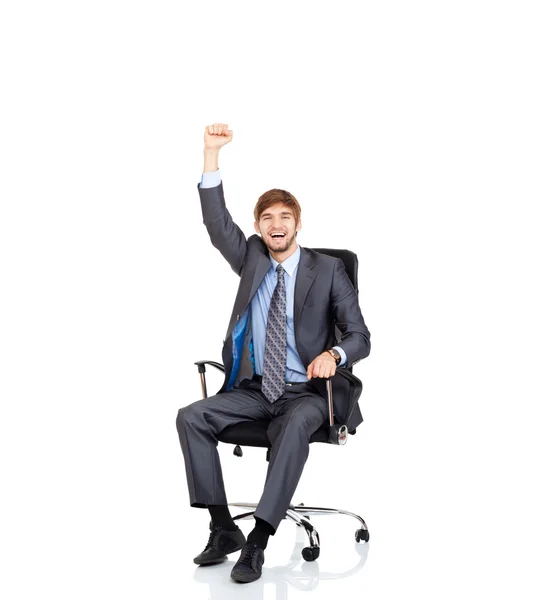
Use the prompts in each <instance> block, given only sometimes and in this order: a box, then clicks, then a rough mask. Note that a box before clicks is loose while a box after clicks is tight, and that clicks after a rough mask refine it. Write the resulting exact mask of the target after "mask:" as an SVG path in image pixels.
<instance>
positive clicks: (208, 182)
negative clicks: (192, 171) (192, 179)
mask: <svg viewBox="0 0 540 600" xmlns="http://www.w3.org/2000/svg"><path fill="white" fill-rule="evenodd" d="M220 183H221V175H220V173H219V169H218V170H217V171H208V172H207V173H203V174H202V177H201V187H202V188H211V187H217V186H218V185H219V184H220Z"/></svg>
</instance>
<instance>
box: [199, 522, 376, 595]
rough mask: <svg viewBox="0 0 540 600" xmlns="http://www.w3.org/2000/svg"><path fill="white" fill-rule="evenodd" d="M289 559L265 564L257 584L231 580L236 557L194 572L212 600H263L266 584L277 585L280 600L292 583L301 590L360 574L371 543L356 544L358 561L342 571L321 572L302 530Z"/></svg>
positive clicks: (276, 593) (286, 593)
mask: <svg viewBox="0 0 540 600" xmlns="http://www.w3.org/2000/svg"><path fill="white" fill-rule="evenodd" d="M300 533H301V536H298V537H301V539H297V541H296V544H295V545H294V549H293V551H292V553H291V556H290V558H289V561H288V563H287V564H285V565H280V566H276V567H266V565H264V566H263V574H262V577H261V578H260V579H258V580H257V581H254V582H253V583H247V584H238V583H235V582H234V581H232V580H231V578H230V572H231V569H232V568H233V566H234V565H235V562H236V560H228V561H227V562H225V563H222V564H220V565H214V566H211V567H196V568H195V572H194V574H193V578H194V579H195V581H197V582H199V583H205V584H208V586H209V588H210V595H209V598H210V599H211V600H236V599H238V598H241V597H246V598H247V597H249V598H250V600H251V599H253V600H263V598H264V591H265V586H272V587H275V589H276V592H275V598H276V600H286V599H287V597H288V590H289V586H292V587H294V588H296V589H298V590H305V591H307V590H313V589H315V588H316V587H317V585H318V584H319V581H322V580H327V579H342V578H344V577H350V576H351V575H354V574H355V573H358V571H360V569H361V568H362V567H363V566H364V564H365V562H366V560H367V556H368V552H369V543H368V544H356V545H355V548H356V557H357V559H358V560H357V562H356V564H355V565H354V566H353V567H352V568H349V569H347V570H344V571H341V572H337V571H336V572H330V571H321V570H320V569H319V565H318V562H317V561H315V562H306V561H304V559H303V558H302V548H304V546H305V545H306V543H305V535H304V533H303V532H300Z"/></svg>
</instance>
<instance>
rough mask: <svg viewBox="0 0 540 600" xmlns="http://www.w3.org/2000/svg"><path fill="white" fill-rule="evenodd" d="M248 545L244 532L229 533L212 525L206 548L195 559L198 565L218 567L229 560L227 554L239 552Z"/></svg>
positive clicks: (238, 529) (239, 530)
mask: <svg viewBox="0 0 540 600" xmlns="http://www.w3.org/2000/svg"><path fill="white" fill-rule="evenodd" d="M245 543H246V538H245V536H244V534H243V533H242V530H241V529H240V528H239V527H237V528H236V530H235V531H228V530H226V529H223V527H221V526H218V527H214V525H213V524H212V523H210V537H209V538H208V544H206V548H205V549H204V550H203V551H202V552H201V553H200V554H199V556H196V557H195V558H194V559H193V562H194V563H195V564H196V565H216V564H218V563H221V562H224V561H226V560H227V554H232V553H233V552H238V550H240V549H241V548H242V546H243V545H244V544H245Z"/></svg>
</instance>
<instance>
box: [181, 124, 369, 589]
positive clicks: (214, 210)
mask: <svg viewBox="0 0 540 600" xmlns="http://www.w3.org/2000/svg"><path fill="white" fill-rule="evenodd" d="M232 136H233V133H232V131H230V130H229V128H228V126H227V125H226V124H221V123H217V124H214V125H210V126H208V127H206V130H205V134H204V172H203V176H202V181H201V183H200V185H199V195H200V199H201V206H202V213H203V221H204V224H205V225H206V227H207V229H208V233H209V234H210V240H211V242H212V244H213V245H214V246H216V248H218V250H219V251H220V252H221V254H222V255H223V256H224V257H225V259H226V260H227V261H228V262H229V264H230V266H231V267H232V269H233V271H234V272H235V273H236V274H238V275H239V276H240V285H239V288H238V294H237V297H236V301H235V305H234V308H233V312H232V316H231V320H230V323H229V327H228V329H227V335H226V339H225V342H224V347H223V362H224V366H225V382H224V384H223V387H222V388H221V389H220V390H219V392H218V393H217V394H216V395H215V396H212V397H210V398H207V399H204V400H199V401H197V402H194V403H192V404H190V405H189V406H186V407H184V408H182V409H180V411H179V413H178V419H177V429H178V434H179V436H180V445H181V447H182V451H183V454H184V460H185V466H186V474H187V481H188V488H189V496H190V503H191V506H195V507H199V508H208V509H209V511H210V516H211V532H210V539H209V541H208V544H207V546H206V548H205V549H204V550H203V552H201V554H199V555H198V556H197V557H195V559H194V562H195V563H196V564H198V565H208V564H216V563H218V562H222V561H224V560H226V559H227V554H230V553H232V552H236V551H238V550H242V552H241V554H240V558H239V559H238V562H237V563H236V564H235V566H234V567H233V569H232V571H231V578H232V579H233V580H234V581H237V582H249V581H255V580H256V579H258V578H259V577H260V576H261V572H262V565H263V562H264V550H265V548H266V545H267V543H268V538H269V536H270V535H274V534H275V532H276V529H277V527H278V525H279V523H280V521H281V520H282V519H283V518H284V516H285V513H286V511H287V509H288V507H289V505H290V502H291V499H292V496H293V494H294V491H295V489H296V487H297V485H298V481H299V480H300V476H301V474H302V470H303V468H304V464H305V462H306V460H307V457H308V453H309V440H310V437H311V435H312V434H313V433H314V432H315V431H316V430H317V429H319V427H320V426H321V425H323V424H324V423H326V422H328V417H329V415H328V404H327V399H326V395H325V379H326V378H328V377H333V376H334V375H336V368H337V366H349V365H352V364H354V363H356V362H358V361H359V360H360V359H362V358H365V357H366V356H368V354H369V351H370V333H369V331H368V329H367V327H366V325H365V323H364V319H363V317H362V313H361V311H360V307H359V305H358V298H357V294H356V293H355V291H354V288H353V285H352V283H351V281H350V280H349V278H348V276H347V274H346V272H345V268H344V265H343V262H342V261H341V260H339V259H336V258H332V257H329V256H326V255H323V254H319V253H316V252H314V251H312V250H309V249H307V248H301V247H300V246H299V245H298V244H297V241H296V236H297V233H298V232H299V231H300V229H301V227H302V222H301V218H300V216H301V215H300V206H299V204H298V202H297V200H296V198H295V197H294V196H293V195H292V194H290V193H289V192H286V191H284V190H278V189H274V190H270V191H268V192H266V193H265V194H263V195H262V196H261V197H260V198H259V200H258V202H257V204H256V206H255V211H254V214H255V231H256V232H257V234H258V235H252V236H251V237H250V238H249V239H247V240H246V238H245V236H244V234H243V233H242V231H241V230H240V228H239V227H238V226H237V225H236V224H235V223H234V221H233V220H232V218H231V215H230V214H229V211H228V210H227V208H226V206H225V198H224V195H223V185H222V183H221V178H220V174H219V170H218V156H219V151H220V149H221V147H222V146H224V145H225V144H227V143H229V142H230V141H231V140H232ZM336 325H337V326H338V328H339V329H340V331H341V333H342V335H341V340H340V342H339V345H337V346H336V345H335V341H336V338H335V334H336V330H335V326H336ZM339 379H344V378H343V377H340V376H339V374H338V375H336V377H335V379H334V380H333V381H334V382H335V383H334V390H335V398H334V401H335V411H334V412H335V415H334V416H335V420H336V422H344V420H345V419H346V415H345V414H344V413H346V412H347V411H346V409H345V408H344V407H345V406H346V405H347V401H346V398H345V394H344V393H342V397H341V402H340V393H339ZM342 384H343V382H342ZM278 417H279V419H278ZM255 420H266V421H268V422H269V428H268V436H269V439H270V440H271V441H272V448H271V453H270V462H269V465H268V472H267V477H266V483H265V487H264V491H263V494H262V497H261V499H260V501H259V503H258V505H257V510H256V511H255V514H254V517H255V523H256V524H255V528H254V529H253V531H251V533H250V534H249V535H248V538H247V541H246V538H245V537H244V535H243V533H242V531H241V530H240V529H239V528H238V527H237V526H236V524H235V523H234V521H233V519H232V517H231V514H230V513H229V510H228V506H227V498H226V496H225V489H224V484H223V477H222V472H221V466H220V462H219V455H218V452H217V443H218V440H217V436H218V435H219V433H220V432H221V431H223V429H225V427H227V426H229V425H233V424H236V423H239V422H242V421H255ZM361 421H362V416H361V414H360V411H359V409H358V406H356V407H355V412H353V414H352V417H351V418H350V420H349V427H350V428H351V429H353V428H355V427H356V426H357V425H358V424H359V423H360V422H361Z"/></svg>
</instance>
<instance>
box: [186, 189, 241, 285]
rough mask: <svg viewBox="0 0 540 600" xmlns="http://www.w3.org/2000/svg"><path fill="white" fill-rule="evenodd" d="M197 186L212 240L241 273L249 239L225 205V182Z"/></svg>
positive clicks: (238, 273) (237, 271) (236, 270)
mask: <svg viewBox="0 0 540 600" xmlns="http://www.w3.org/2000/svg"><path fill="white" fill-rule="evenodd" d="M197 187H198V189H199V196H200V199H201V208H202V215H203V223H204V224H205V226H206V229H207V230H208V234H209V236H210V241H211V242H212V244H213V245H214V246H215V247H216V248H217V249H218V250H219V251H220V252H221V254H222V255H223V257H224V258H225V260H226V261H227V262H228V263H229V264H230V265H231V268H232V270H233V271H234V272H235V273H236V274H237V275H240V274H241V272H242V267H243V264H244V259H245V256H246V249H247V241H246V236H245V235H244V233H243V232H242V230H241V229H240V227H238V225H237V224H236V223H235V222H234V221H233V219H232V217H231V215H230V213H229V211H228V210H227V207H226V206H225V195H224V193H223V183H220V184H219V185H218V186H216V187H211V188H202V187H201V186H200V184H199V185H198V186H197Z"/></svg>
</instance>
